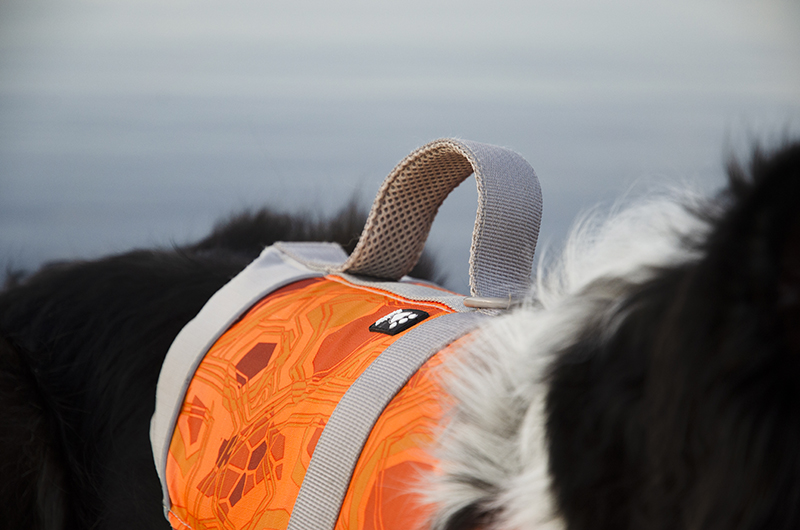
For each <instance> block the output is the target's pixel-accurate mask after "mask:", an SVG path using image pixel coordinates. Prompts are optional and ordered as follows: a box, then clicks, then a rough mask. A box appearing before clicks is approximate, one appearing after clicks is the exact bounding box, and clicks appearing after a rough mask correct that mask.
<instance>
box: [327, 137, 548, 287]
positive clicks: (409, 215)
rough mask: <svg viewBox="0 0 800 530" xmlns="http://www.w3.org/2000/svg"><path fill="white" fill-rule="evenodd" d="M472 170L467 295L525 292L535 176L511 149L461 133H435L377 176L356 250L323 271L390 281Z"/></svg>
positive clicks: (538, 197)
mask: <svg viewBox="0 0 800 530" xmlns="http://www.w3.org/2000/svg"><path fill="white" fill-rule="evenodd" d="M473 172H474V173H475V180H476V181H477V185H478V212H477V216H476V218H475V228H474V230H473V233H472V246H471V249H470V291H471V294H472V296H484V297H500V298H505V297H508V296H509V295H511V296H512V297H516V296H520V295H522V294H524V293H525V292H526V291H527V289H528V287H529V285H530V275H531V268H532V266H533V253H534V250H535V248H536V239H537V237H538V235H539V223H540V220H541V217H542V192H541V188H540V187H539V180H538V179H537V178H536V174H535V173H534V171H533V168H531V166H530V165H529V164H528V163H527V162H526V161H525V159H524V158H522V157H521V156H520V155H518V154H517V153H515V152H513V151H510V150H508V149H505V148H502V147H497V146H493V145H487V144H481V143H478V142H471V141H466V140H453V139H442V140H436V141H434V142H431V143H429V144H427V145H425V146H423V147H421V148H419V149H417V150H416V151H414V152H413V153H411V154H410V155H409V156H408V157H406V158H405V159H404V160H403V161H402V162H400V164H398V165H397V167H395V169H394V170H393V171H392V172H391V173H390V174H389V176H388V177H387V178H386V180H385V181H384V182H383V185H382V186H381V189H380V191H379V192H378V195H377V197H376V198H375V202H374V203H373V205H372V210H371V211H370V214H369V217H368V218H367V224H366V226H365V227H364V231H363V232H362V234H361V238H360V239H359V241H358V244H357V245H356V248H355V250H354V251H353V253H352V254H351V255H350V257H349V258H348V260H347V261H346V262H345V263H344V265H342V266H341V267H339V268H335V269H329V270H332V271H334V272H346V273H350V274H357V275H365V276H372V277H376V278H384V279H389V280H397V279H400V278H401V277H403V276H404V275H406V274H408V273H409V271H411V269H412V268H413V267H414V265H415V264H416V263H417V260H418V259H419V257H420V255H421V254H422V249H423V247H424V245H425V240H426V239H427V237H428V232H429V231H430V227H431V224H432V223H433V219H434V217H435V216H436V212H437V211H438V209H439V206H440V205H441V204H442V202H443V201H444V199H445V198H446V197H447V195H448V194H449V193H450V192H451V191H452V190H453V189H454V188H455V187H456V186H458V185H459V184H460V183H461V182H462V181H463V180H464V179H466V178H467V177H468V176H469V175H470V174H471V173H473Z"/></svg>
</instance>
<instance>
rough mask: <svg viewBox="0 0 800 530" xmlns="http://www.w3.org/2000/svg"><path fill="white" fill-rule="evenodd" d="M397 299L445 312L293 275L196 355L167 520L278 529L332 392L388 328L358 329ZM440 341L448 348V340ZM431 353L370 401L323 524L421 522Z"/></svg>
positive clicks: (431, 402)
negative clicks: (371, 412)
mask: <svg viewBox="0 0 800 530" xmlns="http://www.w3.org/2000/svg"><path fill="white" fill-rule="evenodd" d="M398 310H404V311H405V310H418V311H421V312H424V313H425V314H427V315H428V316H427V319H428V320H433V319H436V318H438V317H440V316H442V315H444V314H448V313H453V312H454V311H453V309H452V308H450V307H448V306H447V305H445V304H442V303H438V302H431V301H427V302H422V301H415V300H412V299H409V298H405V297H403V296H399V295H397V294H395V293H391V292H388V291H383V290H381V289H379V288H376V287H366V286H359V285H354V284H352V283H350V282H348V281H347V280H345V279H344V278H342V277H339V276H332V275H329V276H326V277H319V278H310V279H305V280H300V281H296V282H294V283H291V284H289V285H287V286H285V287H282V288H280V289H278V290H277V291H275V292H273V293H271V294H269V295H268V296H267V297H265V298H264V299H262V300H261V301H260V302H258V303H257V304H256V305H255V306H253V307H252V308H251V309H250V310H249V311H247V313H246V314H245V315H244V316H243V317H242V318H241V319H239V320H238V321H237V322H236V323H235V324H233V325H232V326H231V327H230V328H229V329H228V330H227V331H226V332H225V333H224V334H223V335H222V336H221V337H220V338H219V339H218V340H217V341H216V342H215V343H214V345H213V347H212V348H211V349H210V350H209V351H208V352H207V353H206V355H205V356H204V358H203V360H202V362H201V363H200V365H199V366H198V368H197V370H196V371H195V373H194V377H193V378H192V380H191V383H190V384H189V387H188V389H187V391H186V394H185V397H184V400H183V405H182V407H181V409H180V414H179V416H178V418H177V421H176V422H175V428H174V432H173V435H172V438H171V441H170V443H169V451H168V459H167V463H166V485H167V488H168V491H169V497H170V503H171V506H170V509H169V511H168V518H169V521H170V523H171V524H172V526H173V528H175V529H179V530H182V529H186V528H191V529H196V530H199V529H211V528H220V529H221V528H230V529H256V528H257V529H273V528H274V529H283V528H286V527H287V524H288V522H289V518H290V516H291V513H292V509H293V506H294V504H295V500H296V498H297V495H298V492H299V490H300V487H301V485H302V484H303V480H304V477H305V474H306V470H307V468H308V466H309V462H310V460H311V457H312V455H313V454H314V449H315V447H316V444H317V441H318V440H319V438H320V435H321V434H322V432H323V429H324V428H325V426H326V423H327V422H328V419H329V418H330V416H331V414H332V412H333V411H334V409H335V407H336V405H337V403H338V402H339V401H340V399H341V398H342V396H343V394H344V393H345V392H346V391H347V390H348V388H349V387H350V386H351V385H352V384H353V383H354V381H355V380H356V379H357V378H358V377H359V376H360V375H361V374H362V373H363V371H364V370H365V369H366V368H367V367H368V366H369V365H370V364H371V363H372V362H373V361H374V360H375V359H376V358H377V357H378V356H379V355H380V354H381V353H382V352H383V351H384V350H385V349H386V348H387V347H388V346H389V345H391V344H392V343H393V342H394V341H396V340H397V339H398V338H399V337H401V336H402V333H400V334H397V335H390V334H386V333H381V332H375V331H370V327H371V326H372V325H373V324H375V323H376V322H378V321H380V320H382V319H384V320H386V318H385V317H387V316H388V315H391V314H392V313H395V312H397V311H398ZM448 350H449V349H448ZM448 350H445V351H443V352H440V354H438V355H436V356H434V357H432V358H431V359H430V360H429V361H427V362H426V363H425V364H424V365H423V367H422V368H421V369H420V370H419V371H418V372H417V373H416V374H415V375H414V376H413V377H412V378H411V379H410V380H409V381H408V383H407V384H405V386H404V387H403V388H402V390H401V391H400V392H399V393H397V395H396V396H395V397H394V398H393V399H392V400H391V402H390V403H389V405H388V406H387V407H386V408H385V409H384V411H383V413H382V414H381V415H380V417H379V419H378V421H377V422H376V423H375V425H374V427H373V429H372V432H371V433H370V435H369V438H368V439H367V442H366V444H365V445H364V447H363V449H362V451H361V456H360V457H359V459H358V461H357V464H356V466H355V469H354V471H353V475H352V478H351V479H350V485H349V488H348V489H347V493H346V495H345V498H344V501H343V502H342V505H341V510H340V512H339V517H338V520H337V523H336V528H337V529H356V528H358V529H386V530H389V529H397V530H401V529H402V530H408V529H412V528H421V527H423V526H424V524H425V522H426V518H427V515H428V513H427V510H426V508H425V507H424V506H423V505H421V504H420V502H419V497H418V493H417V492H416V491H415V488H416V487H417V486H418V485H419V483H420V480H422V479H423V477H424V475H425V474H426V473H429V472H431V471H433V469H434V467H435V462H434V461H433V460H432V457H431V455H430V454H429V453H428V452H427V449H428V448H429V446H430V444H431V442H432V440H433V439H434V436H435V434H436V432H437V430H438V429H439V423H440V420H441V418H442V415H443V412H444V408H445V404H444V403H443V401H442V392H441V389H440V386H439V373H438V372H437V369H436V368H437V366H439V364H440V363H441V362H442V360H443V358H444V356H445V355H446V354H447V351H448Z"/></svg>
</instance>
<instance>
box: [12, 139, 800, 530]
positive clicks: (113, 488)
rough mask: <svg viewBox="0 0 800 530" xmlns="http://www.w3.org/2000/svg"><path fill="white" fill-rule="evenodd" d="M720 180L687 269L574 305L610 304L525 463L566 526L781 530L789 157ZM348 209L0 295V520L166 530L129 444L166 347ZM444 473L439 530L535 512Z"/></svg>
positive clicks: (330, 235)
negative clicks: (248, 274) (281, 244)
mask: <svg viewBox="0 0 800 530" xmlns="http://www.w3.org/2000/svg"><path fill="white" fill-rule="evenodd" d="M745 173H750V174H752V176H750V175H746V174H745ZM732 175H733V178H732V182H731V185H730V188H729V190H728V191H726V192H725V193H724V194H723V195H722V196H721V197H720V198H719V199H718V200H717V201H715V202H712V203H711V208H710V209H706V210H704V212H702V213H701V214H700V219H701V221H702V223H705V224H706V226H708V227H710V228H709V230H710V231H709V232H708V234H710V235H709V236H707V237H706V236H703V237H700V238H690V239H689V240H687V241H686V242H685V246H684V247H682V248H683V249H684V250H685V251H686V252H687V253H690V254H691V259H688V260H683V261H681V262H680V263H657V264H655V265H654V267H653V268H652V270H650V271H649V272H648V274H647V275H646V278H645V280H643V281H639V280H636V281H631V277H629V276H628V277H625V276H613V275H611V276H609V277H607V278H603V279H600V280H601V281H598V282H597V283H593V284H592V285H585V286H582V287H581V288H580V289H578V291H580V292H576V293H575V296H574V300H577V301H579V302H580V301H581V300H583V301H594V302H597V301H598V300H599V299H597V298H595V299H592V296H593V293H595V294H596V293H601V292H603V290H604V289H607V292H611V293H619V297H615V296H612V297H607V299H605V300H601V301H602V304H603V307H602V308H600V309H601V310H598V311H596V312H595V313H593V314H588V313H587V312H584V313H586V314H587V315H588V317H587V318H586V321H585V323H586V324H587V325H586V326H583V327H578V326H572V327H570V329H571V330H573V331H574V333H575V334H574V336H572V337H571V339H570V340H567V341H565V342H563V343H562V346H563V347H562V348H560V349H559V350H558V351H555V352H554V353H555V354H556V355H555V357H554V361H553V364H552V365H550V366H549V368H548V371H547V373H546V375H547V378H546V384H547V385H548V391H547V394H546V401H545V403H544V406H545V409H546V415H547V417H546V422H545V423H546V428H547V431H546V440H547V455H546V456H547V457H548V459H549V460H548V461H547V462H546V463H545V470H546V472H547V474H548V476H549V480H550V484H551V486H550V489H549V491H550V492H551V494H552V498H553V507H554V509H555V514H554V515H555V516H556V517H558V518H560V519H561V520H563V521H564V526H565V527H567V528H570V529H584V528H587V529H588V528H593V529H595V528H609V529H611V528H615V529H616V528H637V529H652V530H656V529H657V530H663V529H667V528H720V529H722V528H726V529H730V528H736V529H755V528H769V529H776V528H777V529H783V528H786V529H788V528H797V527H799V526H800V449H798V448H800V412H798V411H800V391H799V390H798V389H799V388H800V385H798V384H797V382H798V379H800V372H798V358H800V357H798V355H800V332H798V330H800V208H798V206H797V204H798V203H799V202H800V144H796V145H794V146H790V147H788V148H786V149H784V150H782V151H781V152H779V153H777V154H776V155H774V156H772V157H769V158H765V157H758V156H757V157H756V159H755V161H754V162H753V165H752V168H751V169H750V171H749V172H743V171H741V170H738V169H733V170H732ZM356 217H357V216H354V215H353V214H352V211H351V212H350V213H346V214H343V215H342V216H340V217H339V218H338V221H335V222H333V223H331V225H325V224H315V223H308V222H305V223H302V222H301V223H299V224H298V223H297V222H296V221H293V220H291V219H289V218H286V217H282V216H273V215H269V214H262V215H251V216H245V217H242V218H239V219H236V220H234V221H232V222H231V223H229V224H228V225H227V228H220V229H219V230H217V231H216V232H215V233H214V234H212V235H211V236H210V237H209V238H207V239H206V240H204V241H202V242H200V243H198V244H195V245H191V246H187V247H184V248H179V249H173V250H157V251H136V252H132V253H128V254H124V255H121V256H115V257H110V258H106V259H103V260H99V261H93V262H76V263H64V264H55V265H51V266H48V267H46V268H44V269H43V270H42V271H40V272H38V273H37V274H35V275H33V276H31V277H29V278H27V279H23V280H21V281H20V282H19V283H17V284H15V285H10V286H8V287H7V288H6V289H5V290H4V291H3V292H2V293H0V337H2V339H0V420H2V425H3V429H2V433H0V465H1V466H2V469H1V470H0V477H2V478H1V479H0V494H2V499H1V500H0V520H1V521H2V524H3V525H5V526H7V527H9V528H53V529H56V528H116V529H119V528H142V527H143V528H159V527H161V528H164V527H168V524H167V522H166V521H165V519H164V517H163V514H162V510H161V490H160V486H159V482H158V478H157V477H156V473H155V470H154V466H153V460H152V454H151V452H150V445H149V440H148V430H149V422H150V417H151V415H152V412H153V407H154V395H155V386H156V380H157V377H158V372H159V369H160V367H161V363H162V361H163V358H164V355H165V354H166V351H167V349H168V348H169V345H170V343H171V342H172V340H173V339H174V337H175V335H177V333H178V332H179V330H180V329H181V328H182V327H183V326H184V325H185V324H186V323H187V322H188V321H189V320H190V319H191V318H192V317H194V315H195V314H196V313H197V312H198V311H199V310H200V308H201V307H202V306H203V305H204V304H205V302H206V301H207V300H208V298H209V297H210V296H211V295H212V294H213V293H215V292H216V291H217V290H218V289H219V288H220V287H222V285H224V284H225V283H226V282H227V281H228V280H229V279H230V278H231V277H233V276H234V275H236V274H237V273H238V272H239V271H240V270H241V269H242V268H243V267H244V266H245V265H247V263H248V262H249V261H250V260H252V259H253V258H254V257H255V255H256V254H257V253H258V251H260V249H261V248H262V247H263V246H264V245H267V244H271V243H272V242H273V241H275V240H277V239H306V240H307V239H319V240H331V239H333V240H338V241H339V242H341V243H344V244H347V243H350V246H351V248H352V244H353V243H354V242H355V237H356V236H357V234H358V231H359V230H360V228H361V223H360V222H359V221H357V220H356ZM331 226H332V227H333V228H330V227H331ZM418 274H419V273H418ZM604 281H605V282H606V283H605V284H604V283H603V282H604ZM581 297H583V298H581ZM530 310H531V308H528V309H526V310H525V311H530ZM538 310H540V309H538ZM511 318H512V319H511V320H509V322H512V323H513V322H514V321H513V318H516V317H513V316H512V317H511ZM517 322H518V324H513V325H515V326H518V329H517V330H516V331H517V332H519V333H521V334H524V333H527V332H529V331H530V330H529V329H528V327H527V326H528V324H527V323H526V321H525V320H524V319H520V320H518V321H517ZM555 331H559V332H560V331H561V330H555ZM497 344H502V342H501V341H498V342H497ZM477 395H480V394H479V393H478V394H476V396H477ZM475 399H477V398H475ZM513 404H514V406H517V405H518V403H517V402H514V403H513ZM510 416H513V415H510ZM523 417H524V414H523ZM473 419H474V418H473ZM485 423H488V424H491V423H492V422H485ZM464 432H469V431H468V430H466V431H464ZM509 432H511V431H509ZM515 435H516V434H515ZM492 450H494V451H495V453H498V451H497V447H493V448H492ZM473 456H474V455H473ZM493 457H496V455H493ZM456 469H457V468H456ZM465 469H469V466H467V467H466V468H465ZM459 480H460V481H461V482H460V483H456V484H455V487H456V488H461V490H460V491H465V489H468V488H475V490H476V493H475V494H474V495H473V497H471V499H472V500H468V501H467V502H464V503H462V504H461V505H460V509H459V510H457V511H455V512H451V513H450V516H449V518H445V519H444V520H443V521H444V524H446V525H447V526H448V527H449V528H452V529H456V528H473V527H476V525H479V524H486V525H488V524H502V523H504V522H509V521H511V520H512V519H513V517H512V518H511V519H509V518H508V517H506V516H507V515H508V513H506V514H505V515H504V514H503V513H502V509H503V508H502V507H503V504H502V502H505V501H508V500H509V499H510V498H511V497H513V499H512V500H513V502H516V503H517V504H518V505H523V504H525V503H526V500H527V503H528V504H531V503H532V502H533V501H534V500H535V499H534V497H533V496H532V494H530V493H529V492H527V491H525V490H524V489H520V490H519V491H517V492H515V493H513V495H512V494H510V493H508V492H507V491H506V490H505V489H504V488H507V487H508V485H509V484H511V481H505V482H504V479H503V478H502V476H500V483H493V482H490V481H489V482H487V481H485V480H483V477H480V476H476V475H470V474H469V471H468V472H467V473H466V474H463V473H462V474H461V475H460V476H458V477H456V478H455V479H454V482H458V481H459ZM504 491H505V492H506V494H507V495H506V497H504V498H503V499H505V500H503V499H499V498H498V495H500V494H501V493H503V492H504ZM461 500H463V499H461ZM501 501H502V502H501ZM522 511H524V510H522ZM520 513H522V512H520ZM512 515H513V514H512ZM523 515H524V514H523ZM520 517H522V516H520ZM513 521H516V522H520V521H524V522H528V523H530V522H531V521H530V520H528V521H525V520H524V519H520V518H517V519H513Z"/></svg>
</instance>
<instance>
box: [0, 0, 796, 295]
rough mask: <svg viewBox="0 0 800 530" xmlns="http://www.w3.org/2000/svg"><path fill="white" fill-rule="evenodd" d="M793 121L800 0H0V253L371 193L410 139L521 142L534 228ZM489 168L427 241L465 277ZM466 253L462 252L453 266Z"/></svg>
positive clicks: (689, 172)
mask: <svg viewBox="0 0 800 530" xmlns="http://www.w3.org/2000/svg"><path fill="white" fill-rule="evenodd" d="M799 133H800V4H798V3H797V2H796V1H791V0H787V1H779V0H762V1H750V2H745V1H741V0H726V1H722V0H713V1H698V0H653V1H648V2H640V1H639V2H633V1H617V2H610V1H590V0H581V1H574V2H564V1H526V2H522V1H520V2H512V1H493V2H491V3H490V2H481V3H478V2H475V1H463V0H462V1H459V2H438V1H430V0H428V1H414V2H408V1H406V2H359V1H351V0H348V1H344V2H342V1H339V2H334V1H325V2H323V1H316V0H315V1H296V0H293V1H291V2H288V1H285V2H271V1H264V0H260V1H228V2H221V1H198V0H192V1H188V0H187V1H178V0H160V1H146V0H97V1H85V0H69V1H67V0H60V1H56V0H0V265H7V266H23V267H30V266H34V265H36V264H37V263H40V262H42V261H45V260H51V259H62V258H70V257H76V256H87V255H88V256H96V255H100V254H103V253H107V252H111V251H122V250H125V249H128V248H132V247H135V246H144V245H153V244H169V243H170V242H171V241H175V242H185V241H187V240H189V239H191V238H194V237H200V236H201V235H202V234H203V233H204V232H205V231H206V230H208V228H209V227H210V226H211V225H212V224H213V222H214V220H215V219H218V218H220V217H224V216H225V215H227V214H228V213H230V212H232V211H235V210H237V209H241V208H243V207H256V206H259V205H262V204H269V205H273V206H276V207H279V208H282V209H286V210H294V209H303V210H306V211H312V212H313V211H320V212H332V211H335V210H336V208H338V207H339V206H340V205H341V204H343V203H344V202H346V201H347V199H348V198H349V197H350V196H352V195H353V194H354V193H358V194H359V195H360V197H361V200H362V202H363V203H364V204H367V203H368V202H369V201H370V200H371V198H372V196H373V195H374V193H375V192H376V190H377V188H378V186H379V184H380V181H381V180H382V178H383V177H384V176H385V175H386V174H387V173H388V172H389V171H390V170H391V169H392V167H393V166H394V164H395V163H396V162H397V161H399V160H400V159H401V158H402V157H403V156H405V155H406V154H407V153H408V152H409V151H411V150H413V149H414V148H416V147H418V146H420V145H422V144H424V143H426V142H428V141H430V140H433V139H435V138H438V137H442V136H458V137H462V138H468V139H472V140H477V141H482V142H487V143H496V144H501V145H505V146H508V147H511V148H513V149H515V150H516V151H518V152H519V153H521V154H522V155H523V156H525V157H526V158H527V159H528V161H529V162H530V163H531V165H533V167H534V168H535V169H536V171H537V173H538V174H539V178H540V180H541V183H542V188H543V192H544V200H545V217H544V222H543V228H542V235H543V239H545V240H550V241H551V242H557V241H558V240H559V239H560V238H561V237H563V235H564V233H565V232H566V230H567V227H568V226H569V223H570V222H571V221H572V219H573V218H574V217H575V215H576V214H577V213H578V212H579V211H580V210H582V209H584V208H586V207H588V206H590V205H592V204H594V203H595V202H596V201H598V200H601V201H606V202H608V201H610V200H612V199H614V198H615V197H617V196H619V195H620V194H621V193H623V192H625V191H626V190H628V189H629V188H630V186H631V185H632V184H633V183H635V182H641V183H642V184H640V185H639V186H638V187H637V188H636V189H637V190H638V189H645V188H647V187H649V186H650V185H653V184H659V183H664V182H667V183H674V182H678V181H686V182H689V183H691V184H692V185H695V186H697V187H700V188H702V189H713V188H714V187H716V186H718V185H720V184H721V182H722V173H721V162H722V160H723V156H724V155H725V154H726V152H730V151H736V152H742V151H741V150H742V149H743V148H744V146H746V145H747V144H748V143H749V142H750V141H751V140H754V139H760V140H762V141H765V142H766V143H768V144H770V143H772V144H774V143H775V142H777V141H779V140H780V138H782V137H783V136H785V135H787V134H788V135H792V134H794V135H795V136H797V135H798V134H799ZM474 194H475V193H474V184H472V183H468V184H465V185H464V186H462V187H461V188H459V189H458V190H457V191H456V193H455V195H454V196H453V197H451V198H450V199H449V200H448V201H447V202H446V203H445V207H444V208H443V211H442V214H441V216H442V219H440V220H439V221H437V223H436V226H435V230H434V233H433V234H432V236H431V238H432V241H433V243H434V245H433V246H434V247H435V249H434V250H435V251H436V252H437V253H438V254H439V255H440V258H441V260H442V261H443V262H444V264H445V267H446V268H448V269H451V268H453V269H455V272H454V273H453V274H452V278H453V279H452V282H451V283H452V286H454V287H457V288H463V285H464V284H465V281H464V275H465V271H466V253H467V248H468V245H469V234H470V232H471V226H472V218H473V216H474V201H475V198H474ZM462 265H463V267H462Z"/></svg>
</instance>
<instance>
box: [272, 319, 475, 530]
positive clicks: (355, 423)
mask: <svg viewBox="0 0 800 530" xmlns="http://www.w3.org/2000/svg"><path fill="white" fill-rule="evenodd" d="M482 318H483V315H481V314H478V313H451V314H447V315H443V316H440V317H436V318H433V319H430V320H426V321H425V322H423V323H421V324H418V325H417V326H415V327H413V328H411V329H409V330H408V331H406V332H404V334H403V336H402V337H400V338H399V339H397V340H396V341H395V342H394V343H392V345H391V346H389V347H388V348H386V350H384V352H383V353H382V354H381V355H380V356H379V357H378V358H377V359H375V361H373V363H372V364H371V365H370V366H369V367H368V368H367V369H366V370H365V371H364V372H363V373H362V374H361V376H360V377H359V378H358V379H357V380H356V382H355V383H353V385H352V386H351V387H350V388H349V389H348V390H347V392H346V393H345V395H344V396H343V397H342V399H341V400H340V401H339V404H338V405H337V406H336V409H334V411H333V414H332V415H331V417H330V419H329V420H328V423H327V424H326V426H325V429H324V430H323V432H322V435H321V436H320V438H319V441H318V442H317V447H316V449H315V450H314V455H313V456H312V457H311V462H310V464H309V466H308V470H307V471H306V475H305V478H304V479H303V485H302V486H301V487H300V493H299V494H298V496H297V501H296V502H295V504H294V509H293V510H292V515H291V518H290V519H289V526H288V527H287V528H288V529H289V530H310V529H314V530H333V528H334V527H335V526H336V520H337V519H338V517H339V511H340V509H341V506H342V502H343V501H344V496H345V494H346V493H347V489H348V487H349V486H350V478H351V476H352V474H353V469H355V466H356V463H357V462H358V458H359V456H360V455H361V450H362V448H363V447H364V444H365V443H366V441H367V438H368V437H369V434H370V432H371V431H372V427H373V426H374V425H375V422H376V421H377V420H378V418H379V417H380V415H381V413H382V412H383V410H384V408H386V406H387V405H388V404H389V402H390V401H391V400H392V399H393V398H394V396H395V395H396V394H397V393H398V392H399V391H400V389H402V388H403V386H405V384H406V383H407V382H408V380H409V379H410V378H411V377H412V376H413V375H414V374H415V373H416V372H417V370H419V368H420V367H421V366H422V365H423V364H425V362H426V361H427V360H428V359H430V358H431V357H432V356H433V355H434V354H436V352H438V351H440V350H442V349H443V348H445V347H446V346H447V345H449V344H450V343H451V342H453V341H454V340H456V339H458V338H459V337H461V336H463V335H465V334H466V333H468V332H470V331H472V330H473V329H475V328H476V327H477V326H478V323H479V321H480V320H481V319H482Z"/></svg>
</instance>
